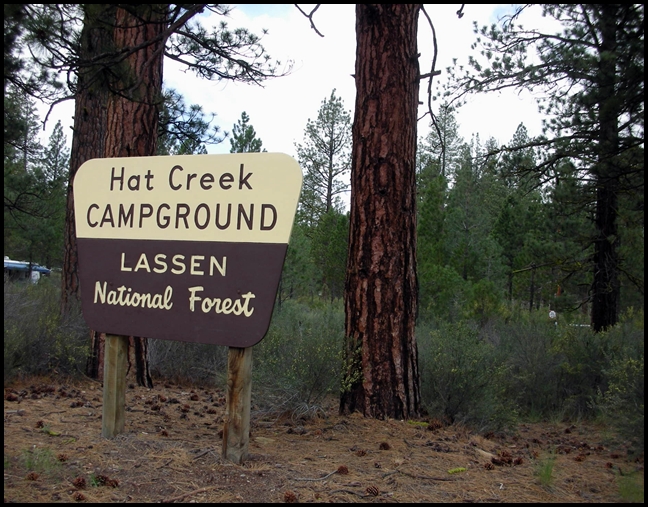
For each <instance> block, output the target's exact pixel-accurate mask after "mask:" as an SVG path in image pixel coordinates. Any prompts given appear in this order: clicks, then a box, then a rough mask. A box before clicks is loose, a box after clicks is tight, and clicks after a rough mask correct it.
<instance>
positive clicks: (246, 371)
mask: <svg viewBox="0 0 648 507" xmlns="http://www.w3.org/2000/svg"><path fill="white" fill-rule="evenodd" d="M251 399H252V347H247V348H244V349H240V348H236V347H230V349H229V354H228V356H227V397H226V400H227V408H226V410H225V424H224V426H223V452H222V456H223V459H227V460H229V461H232V462H234V463H236V464H238V465H240V464H242V463H243V461H245V459H246V458H247V455H248V445H249V443H250V406H251Z"/></svg>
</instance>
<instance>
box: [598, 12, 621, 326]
mask: <svg viewBox="0 0 648 507" xmlns="http://www.w3.org/2000/svg"><path fill="white" fill-rule="evenodd" d="M601 9H602V13H603V16H602V19H601V35H602V39H601V49H600V52H601V54H600V57H599V58H600V62H601V63H600V67H599V77H600V79H599V83H600V85H599V86H600V94H599V96H600V97H601V102H600V103H599V108H598V109H599V115H600V117H599V122H600V125H601V130H600V132H599V148H600V153H601V155H600V156H599V162H598V164H597V167H596V168H595V174H596V185H597V188H596V215H595V218H594V223H595V225H596V238H595V240H594V281H593V285H592V293H593V295H592V329H593V330H594V332H597V333H598V332H599V331H603V330H605V329H607V328H609V327H611V326H614V325H615V324H616V323H617V321H618V318H619V298H620V291H621V288H620V284H619V253H618V246H619V245H618V243H619V235H618V230H617V213H618V211H617V210H618V195H617V193H618V187H619V176H618V175H619V170H618V169H617V167H616V162H615V158H616V157H615V155H616V154H617V153H618V151H619V135H618V125H617V123H618V118H619V102H618V98H617V97H616V96H615V91H614V90H615V82H616V72H617V71H616V64H617V62H616V58H614V57H613V56H614V54H615V52H616V51H617V48H616V45H617V42H616V27H617V26H619V20H618V18H619V14H618V12H617V10H618V6H614V5H603V6H601Z"/></svg>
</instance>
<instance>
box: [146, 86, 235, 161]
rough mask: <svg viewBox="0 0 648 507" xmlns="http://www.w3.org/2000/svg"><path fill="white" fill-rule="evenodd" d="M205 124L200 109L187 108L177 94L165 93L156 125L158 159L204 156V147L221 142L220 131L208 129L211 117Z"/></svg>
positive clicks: (198, 106) (173, 91) (205, 151)
mask: <svg viewBox="0 0 648 507" xmlns="http://www.w3.org/2000/svg"><path fill="white" fill-rule="evenodd" d="M211 116H212V117H211V119H210V120H207V119H206V118H205V115H204V113H203V110H202V106H200V105H198V104H192V105H191V106H189V107H187V106H186V104H185V102H184V98H183V97H182V95H180V94H179V93H178V92H177V91H176V90H173V89H169V90H165V91H164V101H163V103H162V107H161V108H160V115H159V121H158V141H157V143H158V145H157V154H158V155H194V154H205V153H207V148H206V146H205V145H207V144H218V143H220V142H222V141H223V137H222V136H221V135H220V127H218V126H211V122H212V120H213V118H214V116H215V115H214V114H212V115H211Z"/></svg>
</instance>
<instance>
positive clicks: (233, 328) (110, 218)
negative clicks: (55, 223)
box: [74, 153, 302, 347]
mask: <svg viewBox="0 0 648 507" xmlns="http://www.w3.org/2000/svg"><path fill="white" fill-rule="evenodd" d="M301 185H302V173H301V169H300V167H299V165H298V164H297V162H296V161H295V160H294V159H293V158H292V157H289V156H288V155H284V154H281V153H241V154H230V155H182V156H170V157H132V158H108V159H93V160H89V161H87V162H86V163H84V164H83V165H82V166H81V167H80V168H79V170H78V171H77V174H76V176H75V178H74V210H75V216H76V232H77V240H78V252H79V278H80V284H81V303H82V307H83V314H84V317H85V319H86V322H87V323H88V325H89V326H90V327H91V328H92V329H94V330H97V331H101V332H106V333H110V334H117V335H133V336H144V337H148V338H162V339H168V340H182V341H188V342H197V343H210V344H217V345H226V346H230V347H250V346H252V345H254V344H256V343H258V342H259V341H260V340H261V339H262V338H263V336H264V335H265V334H266V332H267V330H268V326H269V325H270V318H271V316H272V309H273V306H274V300H275V295H276V292H277V287H278V285H279V279H280V277H281V270H282V267H283V262H284V259H285V256H286V251H287V248H288V241H289V238H290V232H291V230H292V225H293V220H294V216H295V212H296V210H297V203H298V201H299V194H300V191H301Z"/></svg>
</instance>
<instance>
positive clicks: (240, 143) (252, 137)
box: [230, 111, 266, 153]
mask: <svg viewBox="0 0 648 507" xmlns="http://www.w3.org/2000/svg"><path fill="white" fill-rule="evenodd" d="M249 122H250V117H249V116H248V114H247V113H246V112H245V111H243V112H242V113H241V119H240V120H239V121H238V122H237V123H236V125H234V127H233V129H232V138H231V139H230V144H231V145H232V148H231V149H230V153H258V152H260V151H261V147H262V146H263V141H261V139H258V138H257V136H256V132H255V131H254V127H253V126H252V125H250V124H249ZM263 151H266V150H265V149H264V150H263Z"/></svg>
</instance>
